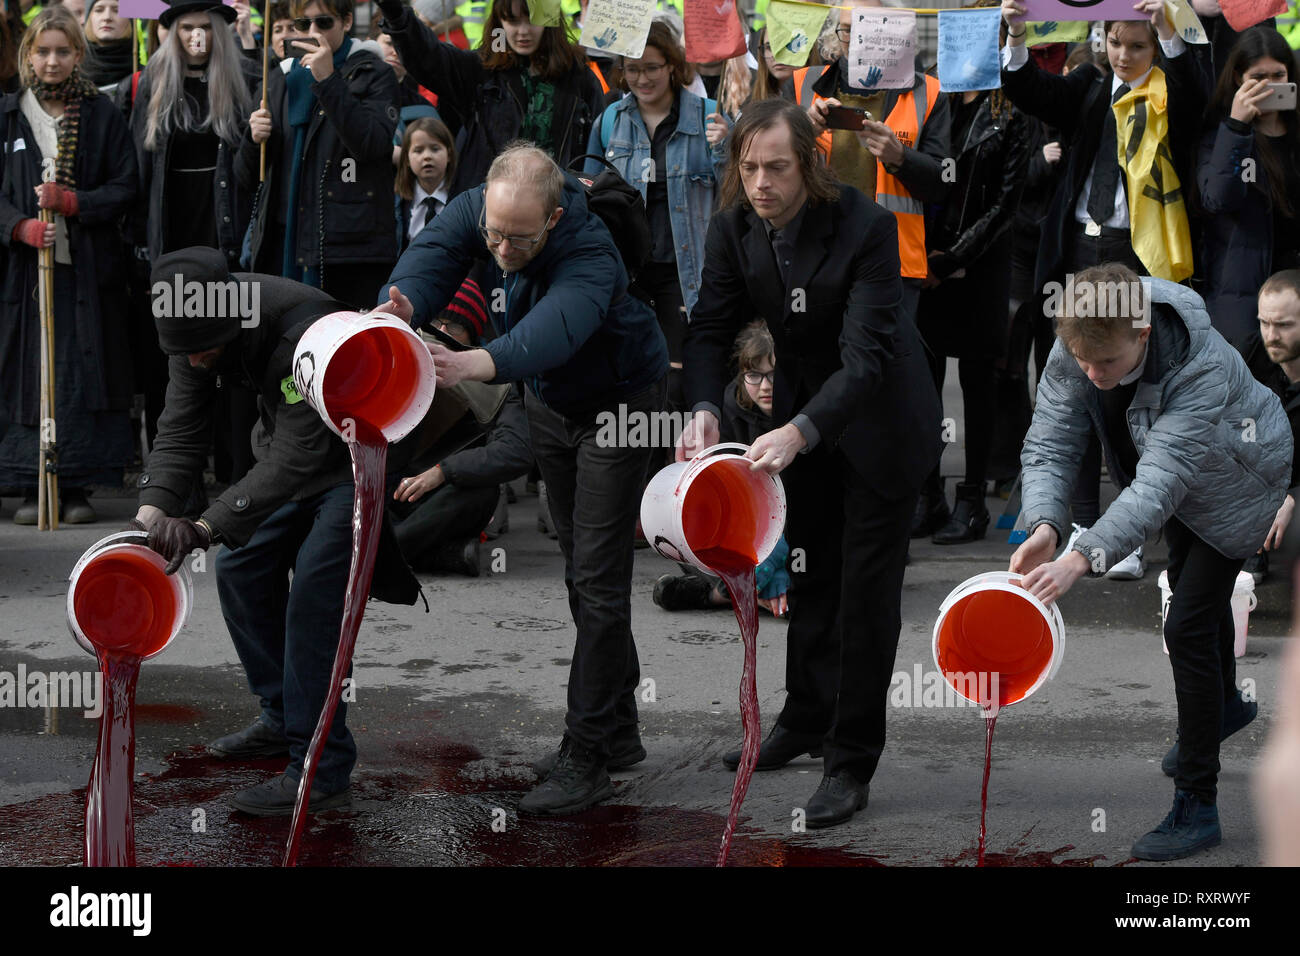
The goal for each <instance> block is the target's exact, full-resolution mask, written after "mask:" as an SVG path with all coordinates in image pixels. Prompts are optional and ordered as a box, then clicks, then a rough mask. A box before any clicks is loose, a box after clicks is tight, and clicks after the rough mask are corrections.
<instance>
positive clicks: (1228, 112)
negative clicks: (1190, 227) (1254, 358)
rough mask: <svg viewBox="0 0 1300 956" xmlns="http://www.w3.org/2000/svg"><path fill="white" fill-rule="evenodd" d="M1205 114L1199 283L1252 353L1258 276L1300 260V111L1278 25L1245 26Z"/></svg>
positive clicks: (1226, 332) (1199, 171)
mask: <svg viewBox="0 0 1300 956" xmlns="http://www.w3.org/2000/svg"><path fill="white" fill-rule="evenodd" d="M1279 94H1281V96H1280V97H1279ZM1288 99H1289V106H1286V107H1285V108H1279V106H1285V102H1286V100H1288ZM1206 116H1207V119H1208V123H1207V125H1206V129H1205V133H1204V135H1203V136H1202V137H1201V143H1200V149H1199V152H1198V157H1197V166H1196V186H1197V195H1198V199H1199V206H1200V210H1201V212H1202V214H1203V215H1204V217H1205V223H1204V227H1203V228H1202V229H1201V256H1202V263H1203V268H1202V272H1203V274H1204V278H1205V284H1204V286H1203V287H1202V290H1201V292H1202V295H1204V297H1205V304H1206V307H1207V308H1208V309H1209V312H1210V321H1212V322H1213V323H1214V327H1215V328H1216V329H1218V330H1219V331H1220V332H1221V333H1223V336H1224V338H1226V339H1227V340H1228V341H1229V342H1231V343H1232V344H1233V345H1235V346H1236V347H1237V348H1238V349H1239V350H1240V351H1241V352H1242V353H1243V354H1248V353H1249V352H1250V351H1251V349H1252V347H1253V346H1254V344H1255V342H1256V340H1257V339H1258V335H1259V324H1258V322H1257V320H1256V315H1257V311H1256V294H1257V293H1258V292H1259V288H1260V286H1261V285H1262V284H1263V282H1264V280H1265V279H1267V278H1268V277H1269V276H1270V275H1272V274H1273V273H1275V272H1280V271H1282V270H1283V269H1295V268H1297V267H1300V113H1297V111H1296V102H1295V72H1294V60H1293V59H1292V55H1291V48H1290V47H1289V46H1287V43H1286V40H1285V39H1283V37H1282V35H1281V34H1280V33H1278V32H1277V31H1276V30H1273V29H1270V28H1269V27H1263V26H1257V27H1251V28H1250V29H1249V30H1246V31H1245V32H1243V33H1242V34H1241V38H1240V39H1239V40H1238V41H1237V45H1236V46H1234V47H1233V48H1232V53H1231V54H1230V55H1229V57H1228V61H1227V63H1226V64H1224V67H1223V72H1222V73H1220V74H1219V82H1218V85H1217V87H1216V88H1215V91H1214V97H1213V99H1212V101H1211V103H1210V108H1209V110H1208V111H1207V113H1206Z"/></svg>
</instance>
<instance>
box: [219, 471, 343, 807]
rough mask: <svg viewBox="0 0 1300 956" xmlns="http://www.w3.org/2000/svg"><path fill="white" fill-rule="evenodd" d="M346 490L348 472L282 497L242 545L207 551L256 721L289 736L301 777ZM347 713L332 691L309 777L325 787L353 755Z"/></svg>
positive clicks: (338, 590) (338, 573)
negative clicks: (330, 712) (336, 480)
mask: <svg viewBox="0 0 1300 956" xmlns="http://www.w3.org/2000/svg"><path fill="white" fill-rule="evenodd" d="M352 494H353V488H352V483H351V482H347V483H345V484H341V485H337V486H335V487H333V488H331V489H330V490H329V491H325V492H322V493H321V494H319V495H316V496H314V497H312V498H307V499H305V500H303V501H290V502H288V503H287V504H284V505H282V506H281V507H280V508H279V509H277V510H276V511H275V512H273V513H272V514H271V516H270V517H269V518H267V519H266V520H265V521H264V522H262V524H261V525H260V526H259V527H258V529H257V531H255V532H254V533H253V536H252V538H250V539H249V541H248V543H247V544H246V545H244V546H243V547H242V548H236V549H234V550H229V549H223V550H222V551H221V553H220V554H219V555H218V556H217V560H216V569H217V593H218V594H219V595H220V598H221V613H222V614H223V615H224V616H225V618H226V626H227V627H228V628H229V629H230V637H231V640H233V641H234V644H235V650H236V651H237V652H238V654H239V660H240V661H241V662H242V663H243V665H244V672H245V674H247V676H248V686H249V689H250V690H252V692H253V693H254V694H256V695H257V697H258V698H259V700H260V701H261V704H262V720H263V722H264V723H265V724H266V725H267V726H268V727H270V728H271V729H272V730H275V731H280V732H282V733H283V734H284V735H285V737H287V738H288V740H289V766H288V767H287V768H286V772H287V773H288V774H289V776H290V777H295V778H301V777H302V765H303V760H304V759H305V757H306V755H307V745H308V744H309V743H310V742H311V736H312V734H313V733H314V732H315V730H316V722H317V721H318V720H319V719H320V712H321V709H322V707H323V706H324V703H325V693H326V691H327V690H328V689H329V680H330V671H331V670H332V669H333V666H334V653H335V651H336V650H337V649H338V642H339V627H340V626H341V625H342V623H343V600H344V596H345V592H346V590H347V581H348V570H349V568H350V565H351V562H352ZM290 569H292V570H293V587H292V588H291V587H290V586H289V571H290ZM349 673H350V671H349ZM346 716H347V704H346V703H344V702H343V701H340V702H339V705H338V709H337V710H336V711H335V712H334V722H333V724H332V725H331V727H330V732H329V736H328V737H327V738H326V741H325V747H324V750H323V751H322V753H321V756H320V763H319V765H318V767H317V769H316V778H315V781H314V782H313V788H314V789H317V790H320V791H323V792H325V793H334V792H336V791H338V790H342V789H343V788H344V787H346V786H347V785H348V776H349V775H350V774H351V773H352V767H353V765H355V764H356V762H357V747H356V743H355V741H353V739H352V734H351V732H349V731H348V728H347V726H346V723H345V719H346Z"/></svg>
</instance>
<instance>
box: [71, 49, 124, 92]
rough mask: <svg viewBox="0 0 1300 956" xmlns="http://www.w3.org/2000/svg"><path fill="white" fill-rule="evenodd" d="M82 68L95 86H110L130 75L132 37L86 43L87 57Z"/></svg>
mask: <svg viewBox="0 0 1300 956" xmlns="http://www.w3.org/2000/svg"><path fill="white" fill-rule="evenodd" d="M81 69H82V72H83V73H85V74H86V78H87V79H88V80H90V82H92V83H94V84H95V86H108V85H109V84H111V83H116V82H118V81H119V80H121V79H123V78H124V77H127V76H130V75H131V38H130V37H127V38H126V39H125V40H105V41H104V42H103V43H88V44H86V59H85V61H84V62H83V63H82V66H81Z"/></svg>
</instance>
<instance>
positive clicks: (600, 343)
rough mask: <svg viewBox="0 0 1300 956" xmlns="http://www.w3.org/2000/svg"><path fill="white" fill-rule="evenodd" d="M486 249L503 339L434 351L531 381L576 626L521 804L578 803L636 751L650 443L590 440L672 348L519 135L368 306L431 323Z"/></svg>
mask: <svg viewBox="0 0 1300 956" xmlns="http://www.w3.org/2000/svg"><path fill="white" fill-rule="evenodd" d="M488 259H490V262H489V263H488V266H489V268H488V272H487V274H488V280H487V284H486V286H485V290H486V291H487V293H488V303H489V310H490V312H491V313H492V321H493V324H494V325H495V326H496V328H497V332H498V333H499V336H498V338H496V339H494V340H493V341H491V342H489V343H488V344H487V346H486V347H484V348H481V349H473V350H470V351H467V352H452V351H450V350H449V349H446V348H444V347H442V346H439V345H430V346H429V351H430V352H431V353H432V354H433V359H434V364H435V365H436V366H437V370H438V385H439V387H447V386H451V385H455V384H457V383H458V382H463V381H478V382H497V383H500V382H516V381H520V382H523V383H524V385H525V388H524V392H525V399H524V405H525V408H526V410H527V414H528V426H529V438H530V440H531V442H532V446H533V452H534V454H535V455H536V456H537V464H538V466H539V467H540V469H541V472H542V478H543V480H545V482H546V488H547V492H548V493H549V495H550V506H551V517H552V519H553V521H554V523H555V530H556V532H557V533H558V534H559V538H560V547H561V549H562V550H563V552H564V562H565V568H564V580H565V584H566V585H567V587H568V590H569V608H570V610H571V611H572V613H573V620H574V623H575V624H576V625H577V629H578V635H577V643H576V645H575V647H574V653H573V663H572V665H571V667H570V671H569V687H568V713H567V715H566V717H565V726H566V732H565V734H564V738H563V740H562V741H561V743H560V749H559V753H558V754H557V756H556V759H555V762H554V765H553V767H552V768H551V769H550V771H549V773H548V774H547V775H546V777H545V779H544V780H543V781H542V783H541V785H540V786H538V787H536V788H535V789H534V790H533V791H532V792H530V793H528V794H527V795H526V796H525V797H524V798H523V800H522V801H521V802H520V804H519V810H520V812H521V813H534V814H565V813H576V812H577V811H579V810H583V809H585V808H587V807H589V806H591V805H592V804H594V803H597V802H599V801H600V800H603V799H605V798H606V797H608V796H609V794H610V793H611V792H612V788H611V785H610V782H609V775H608V773H607V768H612V769H621V768H623V767H627V766H631V765H632V764H634V763H637V762H639V761H640V760H643V759H644V758H645V748H643V747H642V746H641V738H640V734H639V733H638V731H637V714H636V699H635V696H634V692H635V690H636V687H637V685H638V683H639V682H640V669H639V665H638V661H637V653H636V645H635V644H634V643H633V640H632V626H631V592H632V548H633V540H632V539H633V533H634V528H635V525H636V517H637V512H638V508H639V506H640V500H641V488H642V485H643V483H644V480H645V473H646V468H647V466H648V465H649V462H650V453H651V449H650V448H648V447H646V448H638V447H625V446H626V444H627V443H626V442H623V441H618V442H615V443H614V444H613V447H610V445H609V444H608V443H604V442H600V441H598V440H597V435H598V432H599V429H598V428H597V426H596V421H597V416H598V415H599V414H600V413H601V412H602V411H608V412H612V413H613V414H615V415H618V414H619V406H620V405H622V406H625V411H624V412H623V414H625V415H630V416H632V419H634V418H635V417H637V416H638V415H640V414H647V415H648V414H652V413H654V412H658V411H661V410H662V409H663V405H664V395H665V377H666V375H667V372H668V348H667V345H666V344H665V342H664V337H663V333H662V332H660V331H659V325H658V323H657V322H656V320H655V314H654V312H653V310H651V308H650V307H649V306H648V305H646V304H645V303H643V302H641V301H640V300H638V299H636V298H634V297H632V296H630V295H628V294H627V287H628V277H627V272H626V270H625V269H624V267H623V261H622V259H621V258H620V257H619V253H618V250H617V248H616V247H615V245H614V240H613V239H612V238H611V237H610V234H609V230H608V229H607V228H606V227H605V224H604V223H603V222H602V221H601V219H600V217H599V216H597V215H596V214H595V213H594V212H591V211H590V210H589V209H588V207H587V201H586V194H585V192H584V190H583V188H582V186H581V185H580V184H579V183H578V181H577V180H576V179H574V178H573V177H571V176H568V175H566V174H565V173H564V172H562V171H561V170H560V168H559V167H558V166H556V165H555V163H554V161H552V160H551V158H550V157H549V156H547V155H546V154H545V153H544V152H542V151H541V150H539V149H537V148H536V147H534V146H531V145H527V144H521V145H516V146H511V147H508V148H507V149H506V150H504V151H503V152H502V153H501V154H500V155H499V156H498V157H497V158H496V159H495V160H494V161H493V163H492V166H491V168H490V169H489V170H488V174H487V182H486V183H485V184H484V185H483V186H479V187H476V188H474V189H470V190H468V191H466V192H463V193H461V194H460V195H459V196H457V197H456V198H455V199H453V200H452V201H451V202H450V203H449V204H448V205H447V208H446V209H444V210H443V212H442V213H441V214H440V215H439V216H438V217H437V218H436V219H435V220H434V221H433V223H432V224H431V225H430V226H429V227H428V228H426V229H425V230H424V231H423V232H422V233H420V235H419V236H418V237H417V238H416V239H415V241H414V242H413V243H412V244H411V246H410V248H409V249H407V251H406V252H405V253H404V254H403V255H402V258H401V260H400V261H399V262H398V263H397V267H396V268H395V269H394V270H393V275H392V277H391V278H390V279H389V287H390V288H389V292H388V295H387V297H386V298H385V299H384V301H382V302H381V304H380V305H379V307H378V310H377V311H386V312H391V313H393V314H394V315H397V316H399V317H401V318H404V319H406V320H408V321H411V322H412V324H413V325H415V326H416V327H417V328H418V327H420V326H422V325H425V324H427V323H428V322H429V321H430V320H432V319H433V318H434V317H435V316H436V315H437V314H438V313H439V312H440V311H441V310H442V308H443V307H444V306H445V305H446V304H447V303H448V302H449V301H450V300H451V298H452V296H453V295H454V294H455V293H456V290H457V289H458V288H460V284H461V282H463V281H464V279H465V277H466V275H467V274H468V273H469V271H470V269H471V267H472V266H473V265H474V264H475V263H476V262H478V261H481V260H488ZM632 419H628V420H632ZM619 420H623V419H619Z"/></svg>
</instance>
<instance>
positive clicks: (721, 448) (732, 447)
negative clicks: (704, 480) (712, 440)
mask: <svg viewBox="0 0 1300 956" xmlns="http://www.w3.org/2000/svg"><path fill="white" fill-rule="evenodd" d="M725 451H737V452H741V453H743V452H747V451H749V446H748V445H746V444H743V443H741V442H738V441H724V442H720V443H719V444H717V445H710V446H709V447H708V448H706V449H704V450H703V451H702V452H700V453H699V454H698V455H696V456H695V457H694V458H692V459H691V460H690V461H688V462H687V463H686V464H687V465H693V464H695V463H696V462H697V461H703V460H704V459H706V458H712V457H713V456H714V455H717V454H721V453H722V452H725ZM688 471H690V469H689V468H683V469H682V474H681V477H679V478H678V479H677V485H676V487H675V488H674V489H673V490H674V491H675V492H676V491H681V490H682V481H683V480H684V479H685V478H686V474H687V472H688Z"/></svg>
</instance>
